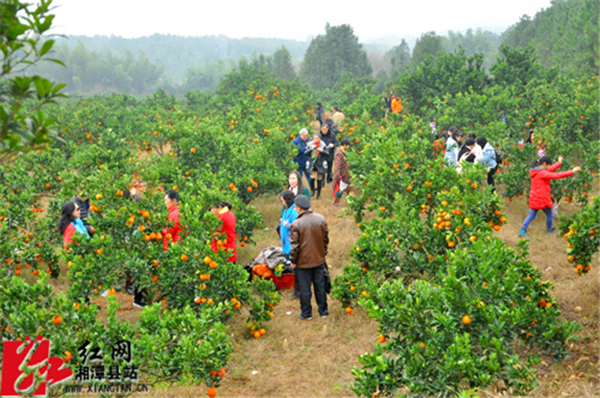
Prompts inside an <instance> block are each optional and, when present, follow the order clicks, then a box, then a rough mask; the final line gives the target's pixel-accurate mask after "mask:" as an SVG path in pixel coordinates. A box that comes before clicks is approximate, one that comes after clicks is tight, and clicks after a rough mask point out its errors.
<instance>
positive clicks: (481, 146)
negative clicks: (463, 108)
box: [432, 119, 581, 238]
mask: <svg viewBox="0 0 600 398" xmlns="http://www.w3.org/2000/svg"><path fill="white" fill-rule="evenodd" d="M433 122H435V119H433ZM434 132H435V125H434V124H433V125H432V134H433V133H434ZM533 137H534V132H533V130H530V131H529V136H528V138H527V140H526V141H525V143H528V144H532V143H533ZM444 139H446V145H445V148H446V149H445V154H444V164H445V165H446V166H450V167H455V168H456V170H457V171H458V172H461V171H462V167H463V164H464V162H470V163H482V164H483V165H484V166H485V168H486V170H487V182H488V184H489V185H490V186H491V187H492V190H493V191H495V182H494V175H495V174H496V171H497V170H498V166H499V159H498V155H497V152H496V150H495V149H494V147H493V146H492V145H491V144H490V143H489V142H488V141H487V139H486V138H485V137H483V136H479V137H478V136H477V135H476V134H474V133H471V134H468V135H467V136H466V138H465V135H464V133H463V132H462V131H460V130H458V129H457V128H456V127H454V126H452V127H450V128H449V129H448V131H447V132H446V133H436V141H434V147H437V148H440V147H441V146H442V145H441V143H442V141H443V140H444ZM520 146H521V147H522V144H520ZM562 159H563V158H562V156H559V157H558V162H557V163H554V162H553V160H552V158H550V157H549V156H546V152H545V150H543V149H540V150H539V151H538V159H536V160H534V161H533V163H532V165H531V168H530V169H529V177H530V178H531V188H530V190H529V214H528V215H527V217H526V218H525V221H524V222H523V225H522V226H521V229H520V230H519V237H522V238H524V237H527V229H528V228H529V224H530V223H531V222H532V221H533V219H534V218H535V217H536V215H537V213H538V211H540V210H542V211H543V212H544V213H545V214H546V231H547V232H548V233H549V234H554V233H555V229H554V225H553V218H554V212H553V207H554V204H553V202H552V196H551V187H550V182H551V181H552V180H555V179H559V178H565V177H569V176H572V175H573V174H574V173H577V172H579V171H581V168H580V167H574V168H573V169H572V170H567V171H563V172H557V173H555V172H554V171H555V170H557V169H558V168H559V167H560V166H561V165H562Z"/></svg>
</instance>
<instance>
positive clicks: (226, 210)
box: [210, 200, 237, 263]
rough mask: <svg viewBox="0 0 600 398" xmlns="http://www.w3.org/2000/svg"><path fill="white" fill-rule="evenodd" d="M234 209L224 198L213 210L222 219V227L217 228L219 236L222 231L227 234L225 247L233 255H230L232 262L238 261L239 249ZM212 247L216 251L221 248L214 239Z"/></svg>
mask: <svg viewBox="0 0 600 398" xmlns="http://www.w3.org/2000/svg"><path fill="white" fill-rule="evenodd" d="M232 209H233V205H232V204H231V203H230V202H228V201H226V200H222V201H221V202H219V204H218V205H217V206H215V207H213V209H212V212H213V213H215V214H216V215H217V217H218V218H219V220H221V221H222V224H221V228H219V229H217V231H216V232H217V236H218V235H219V234H220V233H224V234H225V236H226V240H225V242H224V244H223V247H224V248H225V249H227V250H230V253H231V255H230V256H229V259H228V260H227V261H229V262H230V263H235V262H236V261H237V250H236V244H235V238H236V235H235V224H236V221H235V215H234V214H233V212H232V211H231V210H232ZM210 246H211V249H212V250H213V251H214V252H215V253H216V252H217V251H218V250H219V247H218V245H217V240H213V241H212V242H211V245H210Z"/></svg>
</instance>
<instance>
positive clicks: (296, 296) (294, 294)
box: [288, 293, 300, 300]
mask: <svg viewBox="0 0 600 398" xmlns="http://www.w3.org/2000/svg"><path fill="white" fill-rule="evenodd" d="M299 298H300V296H298V295H297V294H296V293H292V295H291V296H290V297H288V300H296V299H299Z"/></svg>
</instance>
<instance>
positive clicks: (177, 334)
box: [0, 276, 232, 385]
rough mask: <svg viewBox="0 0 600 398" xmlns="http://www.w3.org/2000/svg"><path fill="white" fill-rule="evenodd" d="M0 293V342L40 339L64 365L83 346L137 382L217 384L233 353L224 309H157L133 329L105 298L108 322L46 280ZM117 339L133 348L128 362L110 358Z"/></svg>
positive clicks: (6, 283) (5, 285) (6, 286)
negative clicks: (130, 372)
mask: <svg viewBox="0 0 600 398" xmlns="http://www.w3.org/2000/svg"><path fill="white" fill-rule="evenodd" d="M0 289H1V290H2V292H3V300H2V302H1V303H0V337H1V338H2V339H3V340H24V339H25V338H26V337H27V336H30V337H31V338H35V336H38V335H43V337H44V338H45V339H48V340H50V341H51V342H52V345H51V352H50V355H51V356H56V357H59V358H62V359H63V360H64V361H65V362H66V364H67V366H74V365H75V364H78V363H81V361H82V360H83V358H82V357H81V353H80V352H79V351H78V348H79V346H80V345H81V344H82V342H84V341H87V342H88V343H89V344H90V346H91V347H96V348H100V353H101V356H102V357H103V359H104V363H105V366H107V367H110V366H117V367H119V368H120V370H121V372H122V371H123V368H124V367H125V366H135V367H137V368H139V369H140V370H142V373H141V375H140V381H143V382H146V383H149V384H155V383H162V382H171V381H173V380H176V379H179V378H181V377H182V376H183V375H185V376H186V377H188V378H190V380H191V381H192V382H195V383H201V382H205V383H207V385H218V383H219V381H220V380H219V378H217V377H214V376H211V373H212V372H213V371H214V370H215V369H221V368H222V367H223V366H225V364H226V363H227V356H228V354H229V353H230V352H231V350H232V347H231V345H230V344H229V335H228V334H227V332H226V331H227V330H226V329H227V328H226V326H225V325H223V324H222V323H221V322H220V321H219V319H220V318H221V314H222V311H223V306H222V305H216V306H214V307H213V308H212V309H209V310H206V311H203V312H202V313H201V314H197V313H196V312H194V311H192V309H191V308H189V307H186V308H185V309H183V310H164V309H161V308H160V307H159V305H158V304H155V305H154V306H150V307H147V308H146V309H145V310H144V311H143V312H142V314H141V316H140V322H139V323H138V324H137V325H132V324H130V323H129V322H121V321H119V320H118V319H117V316H116V313H117V309H118V304H117V302H116V301H115V299H114V296H112V295H109V296H108V309H107V320H106V323H102V322H100V320H99V319H98V318H97V311H98V308H97V307H96V306H95V305H89V306H88V305H81V304H80V303H77V302H75V303H73V302H72V301H71V300H69V299H68V298H67V296H66V295H65V294H63V293H57V292H56V291H55V289H54V288H53V287H52V285H50V284H49V283H48V281H47V277H45V276H41V277H40V278H39V279H38V280H37V282H34V283H28V282H26V281H25V280H24V279H23V278H19V277H3V278H1V280H0ZM121 340H129V341H130V342H131V343H132V352H133V355H132V360H131V363H126V362H125V361H114V360H113V358H112V347H113V344H114V343H116V342H118V341H121ZM0 350H1V348H0ZM0 353H1V351H0Z"/></svg>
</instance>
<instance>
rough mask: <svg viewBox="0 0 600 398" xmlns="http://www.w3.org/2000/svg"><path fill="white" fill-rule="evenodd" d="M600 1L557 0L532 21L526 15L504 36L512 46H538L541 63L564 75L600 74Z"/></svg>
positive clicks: (536, 47)
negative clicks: (569, 73) (599, 41)
mask: <svg viewBox="0 0 600 398" xmlns="http://www.w3.org/2000/svg"><path fill="white" fill-rule="evenodd" d="M599 10H600V3H599V2H598V0H554V1H553V2H552V5H551V6H550V7H548V8H547V9H543V10H541V11H540V12H538V13H537V14H536V15H535V17H534V18H533V19H532V18H530V17H529V16H527V15H525V16H523V17H521V20H520V21H519V22H517V23H516V24H515V25H513V26H511V27H510V28H509V29H507V30H506V32H504V34H503V38H504V40H503V42H504V44H507V45H509V46H510V47H526V46H528V45H532V46H534V47H535V50H536V54H537V56H538V57H539V60H540V62H541V63H542V64H544V65H546V66H557V67H559V68H560V69H561V70H562V71H564V72H571V73H575V74H596V75H597V74H598V68H599V67H600V63H599V54H600V49H599V47H598V32H599V28H598V20H599V18H600V11H599Z"/></svg>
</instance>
